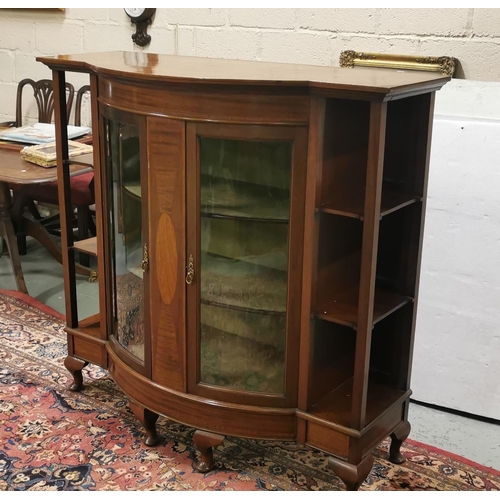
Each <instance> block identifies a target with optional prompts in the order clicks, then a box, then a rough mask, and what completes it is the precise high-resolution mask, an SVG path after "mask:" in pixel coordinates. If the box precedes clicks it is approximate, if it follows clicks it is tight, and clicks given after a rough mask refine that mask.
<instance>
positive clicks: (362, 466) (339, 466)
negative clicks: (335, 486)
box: [328, 454, 374, 491]
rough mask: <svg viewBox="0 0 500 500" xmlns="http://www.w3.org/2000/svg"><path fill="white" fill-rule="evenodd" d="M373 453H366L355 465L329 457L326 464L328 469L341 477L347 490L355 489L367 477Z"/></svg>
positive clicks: (370, 468) (371, 465) (371, 464)
mask: <svg viewBox="0 0 500 500" xmlns="http://www.w3.org/2000/svg"><path fill="white" fill-rule="evenodd" d="M373 461H374V458H373V455H371V454H370V455H367V456H366V457H365V458H364V459H363V460H361V462H360V463H359V464H357V465H355V464H350V463H349V462H345V461H344V460H340V459H339V458H335V457H330V458H329V459H328V465H329V466H330V469H332V470H333V472H335V474H337V476H339V477H340V479H342V481H343V482H344V484H345V485H346V489H347V491H356V490H358V489H359V487H360V486H361V484H362V483H363V481H364V480H365V479H366V478H367V477H368V474H369V473H370V471H371V470H372V467H373Z"/></svg>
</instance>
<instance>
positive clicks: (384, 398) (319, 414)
mask: <svg viewBox="0 0 500 500" xmlns="http://www.w3.org/2000/svg"><path fill="white" fill-rule="evenodd" d="M352 384H353V378H352V377H351V378H350V379H348V380H347V381H346V382H344V383H343V384H342V385H340V386H339V387H337V388H336V389H335V390H334V391H332V392H330V393H329V394H327V395H326V396H325V397H324V398H322V399H321V400H320V401H318V402H317V403H316V404H315V405H313V406H312V408H311V409H310V410H309V411H308V412H302V413H301V416H303V417H305V418H307V414H309V415H312V416H313V417H315V418H316V419H321V420H324V421H325V422H329V423H335V424H338V425H342V426H344V427H350V426H351V408H352ZM406 396H407V394H406V392H405V391H399V390H397V389H394V388H392V387H388V386H384V385H382V384H379V383H377V382H374V381H371V380H370V381H369V382H368V393H367V400H366V425H369V424H370V423H371V422H373V421H374V420H375V419H377V418H378V417H380V416H381V415H382V414H383V413H384V412H385V411H387V410H388V409H389V408H390V407H391V406H392V405H394V404H395V403H397V402H398V401H400V400H401V399H403V398H405V397H406Z"/></svg>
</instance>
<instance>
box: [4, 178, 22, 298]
mask: <svg viewBox="0 0 500 500" xmlns="http://www.w3.org/2000/svg"><path fill="white" fill-rule="evenodd" d="M11 208H12V196H11V194H10V189H9V186H8V185H7V184H5V183H3V182H2V183H0V232H1V233H2V234H3V237H4V238H5V242H6V244H7V250H8V251H9V257H10V262H11V264H12V270H13V271H14V277H15V279H16V284H17V289H18V290H19V291H20V292H23V293H26V294H27V293H28V289H27V288H26V283H25V281H24V275H23V269H22V267H21V258H20V257H19V251H18V248H17V239H16V233H15V231H14V226H13V224H12V218H11V216H12V213H11Z"/></svg>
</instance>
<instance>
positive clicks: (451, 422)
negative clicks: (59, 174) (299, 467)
mask: <svg viewBox="0 0 500 500" xmlns="http://www.w3.org/2000/svg"><path fill="white" fill-rule="evenodd" d="M21 261H22V266H23V271H24V276H25V281H26V285H27V287H28V291H29V293H30V295H31V296H32V297H34V298H36V299H38V300H39V301H41V302H43V303H44V304H46V305H48V306H50V307H52V308H53V309H55V310H56V311H59V312H61V313H64V308H65V305H64V292H63V290H64V288H63V277H62V266H61V265H60V264H58V263H57V262H56V261H55V260H54V259H53V258H52V257H51V256H50V255H49V253H48V252H47V251H46V250H45V248H43V247H42V246H41V245H40V244H39V243H38V242H36V241H34V240H32V239H31V238H28V253H27V255H25V256H22V257H21ZM0 289H12V290H15V289H16V283H15V280H14V276H13V273H12V268H11V265H10V260H9V257H8V255H3V256H2V257H1V258H0ZM77 297H78V316H79V318H85V317H88V316H90V315H92V314H96V313H97V312H98V310H99V309H98V301H99V293H98V285H97V282H94V283H89V281H88V279H87V278H85V277H83V276H78V277H77ZM409 421H410V423H411V426H412V431H411V433H410V436H409V437H410V439H413V440H416V441H420V442H422V443H425V444H428V445H432V446H435V447H437V448H440V449H442V450H446V451H448V452H450V453H455V454H457V455H460V456H462V457H466V458H468V459H469V460H472V461H474V462H477V463H479V464H481V465H484V466H487V467H492V468H494V469H497V470H500V425H499V424H496V423H487V422H482V421H479V420H476V419H472V418H466V417H463V416H458V415H454V414H451V413H448V412H444V411H439V410H435V409H430V408H427V407H424V406H421V405H418V404H415V403H412V404H411V405H410V414H409Z"/></svg>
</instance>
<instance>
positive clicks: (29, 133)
mask: <svg viewBox="0 0 500 500" xmlns="http://www.w3.org/2000/svg"><path fill="white" fill-rule="evenodd" d="M91 132H92V129H91V128H90V127H75V126H74V125H68V139H74V138H75V137H80V136H82V135H86V134H90V133H91ZM0 139H1V140H3V141H14V142H25V143H28V144H45V143H47V142H54V141H55V140H56V130H55V125H54V124H53V123H35V124H34V125H30V126H26V127H15V128H8V129H5V130H2V131H0Z"/></svg>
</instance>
